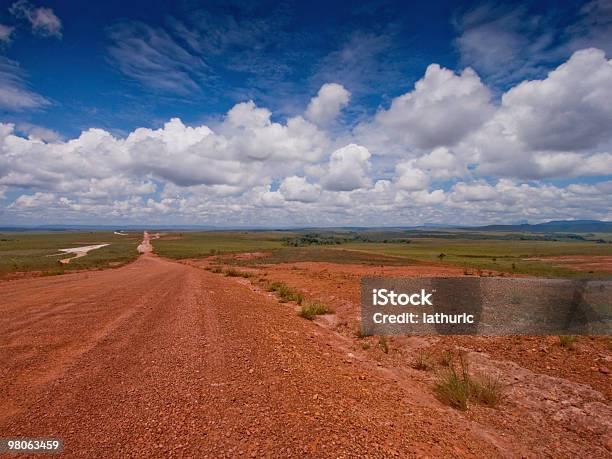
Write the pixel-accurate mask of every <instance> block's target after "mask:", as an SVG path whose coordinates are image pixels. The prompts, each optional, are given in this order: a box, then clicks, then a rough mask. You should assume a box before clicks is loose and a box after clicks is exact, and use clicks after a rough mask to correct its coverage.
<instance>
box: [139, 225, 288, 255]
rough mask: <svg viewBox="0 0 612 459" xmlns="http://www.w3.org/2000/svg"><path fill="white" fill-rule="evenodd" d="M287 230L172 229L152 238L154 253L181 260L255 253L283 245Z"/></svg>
mask: <svg viewBox="0 0 612 459" xmlns="http://www.w3.org/2000/svg"><path fill="white" fill-rule="evenodd" d="M288 234H291V233H285V232H276V231H261V232H258V231H253V232H238V231H206V232H169V233H164V234H163V235H162V236H161V237H160V238H159V239H154V240H152V241H151V243H152V244H153V248H154V249H155V253H157V254H158V255H160V256H162V257H167V258H174V259H182V258H199V257H206V256H209V255H218V254H221V253H233V252H256V251H259V250H266V251H267V250H272V249H278V248H280V247H282V246H283V241H282V239H283V238H284V237H287V235H288Z"/></svg>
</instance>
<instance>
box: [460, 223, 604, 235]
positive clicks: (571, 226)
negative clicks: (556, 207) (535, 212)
mask: <svg viewBox="0 0 612 459" xmlns="http://www.w3.org/2000/svg"><path fill="white" fill-rule="evenodd" d="M459 229H462V230H467V231H511V232H515V231H520V232H531V233H612V222H604V221H600V220H557V221H550V222H546V223H536V224H533V225H531V224H529V223H523V224H520V225H486V226H476V227H474V226H471V227H461V228H459Z"/></svg>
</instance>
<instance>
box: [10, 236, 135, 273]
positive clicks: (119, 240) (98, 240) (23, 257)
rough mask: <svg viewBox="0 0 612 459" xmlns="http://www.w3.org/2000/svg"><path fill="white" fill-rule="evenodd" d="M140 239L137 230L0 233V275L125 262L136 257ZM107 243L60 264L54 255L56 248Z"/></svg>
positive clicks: (60, 271)
mask: <svg viewBox="0 0 612 459" xmlns="http://www.w3.org/2000/svg"><path fill="white" fill-rule="evenodd" d="M141 240H142V233H141V232H132V233H128V234H127V235H126V236H120V235H117V234H113V232H112V231H54V232H44V233H43V232H40V233H39V232H3V233H0V275H2V274H6V273H9V272H29V271H40V272H42V273H43V274H47V275H53V274H62V273H63V272H66V271H72V270H79V269H95V268H105V267H109V266H118V265H120V264H125V263H128V262H130V261H132V260H134V259H135V258H136V257H137V256H138V252H137V250H136V247H137V246H138V244H139V243H140V241H141ZM96 244H110V245H108V246H106V247H102V248H100V249H96V250H92V251H91V252H89V253H88V254H87V255H86V256H84V257H81V258H77V259H75V260H72V261H71V262H70V263H69V264H66V265H62V264H60V262H59V260H60V259H61V258H70V257H73V256H74V255H72V254H62V255H58V256H56V255H57V254H58V253H59V252H58V250H59V249H67V248H71V247H80V246H85V245H96Z"/></svg>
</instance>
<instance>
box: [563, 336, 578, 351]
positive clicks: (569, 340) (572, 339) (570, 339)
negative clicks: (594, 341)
mask: <svg viewBox="0 0 612 459" xmlns="http://www.w3.org/2000/svg"><path fill="white" fill-rule="evenodd" d="M576 339H578V338H577V337H576V336H573V335H560V336H559V344H560V345H561V347H565V348H567V349H575V348H576Z"/></svg>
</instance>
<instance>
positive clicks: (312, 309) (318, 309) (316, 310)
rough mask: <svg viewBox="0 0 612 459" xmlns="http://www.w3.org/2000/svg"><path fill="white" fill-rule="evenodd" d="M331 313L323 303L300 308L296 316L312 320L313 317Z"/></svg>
mask: <svg viewBox="0 0 612 459" xmlns="http://www.w3.org/2000/svg"><path fill="white" fill-rule="evenodd" d="M330 312H331V311H330V310H329V308H328V307H327V306H325V305H324V304H323V303H309V304H307V305H304V306H302V307H301V308H300V312H298V315H299V316H300V317H303V318H304V319H308V320H312V319H313V318H314V316H320V315H323V314H328V313H330Z"/></svg>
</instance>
